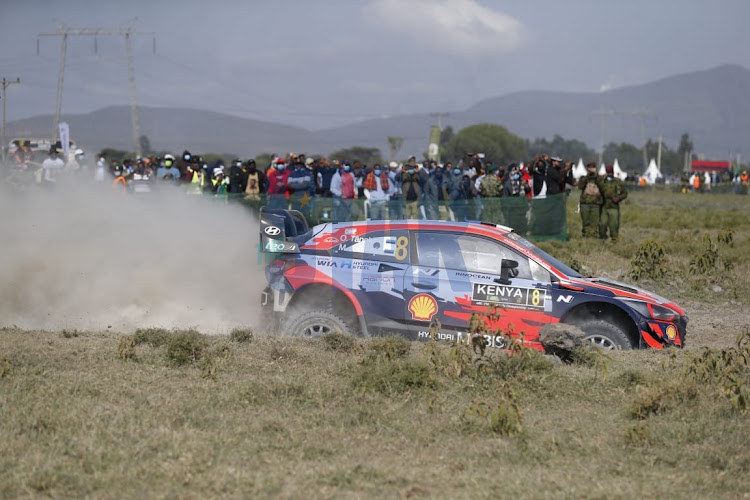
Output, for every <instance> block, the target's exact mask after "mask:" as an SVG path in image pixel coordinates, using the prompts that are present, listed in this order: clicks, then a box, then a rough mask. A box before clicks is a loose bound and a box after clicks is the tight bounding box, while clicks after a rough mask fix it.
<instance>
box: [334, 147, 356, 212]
mask: <svg viewBox="0 0 750 500" xmlns="http://www.w3.org/2000/svg"><path fill="white" fill-rule="evenodd" d="M351 169H352V167H351V164H350V163H349V162H348V161H345V162H344V164H343V166H342V167H341V168H340V169H339V170H338V171H337V172H336V173H335V174H334V175H333V177H332V178H331V196H332V197H333V221H334V222H343V221H348V220H351V218H352V204H353V202H354V199H355V198H356V197H357V190H356V188H355V185H354V176H353V175H352V173H351Z"/></svg>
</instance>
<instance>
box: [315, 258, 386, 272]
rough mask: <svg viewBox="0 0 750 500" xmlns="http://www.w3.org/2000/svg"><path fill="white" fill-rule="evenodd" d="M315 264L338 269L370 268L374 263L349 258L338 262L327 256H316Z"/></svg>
mask: <svg viewBox="0 0 750 500" xmlns="http://www.w3.org/2000/svg"><path fill="white" fill-rule="evenodd" d="M315 265H316V266H320V267H336V268H338V269H370V267H372V266H373V265H374V263H373V262H366V261H363V260H349V259H341V260H340V261H339V262H336V261H335V260H333V259H331V258H330V257H328V258H325V257H323V258H318V259H317V260H316V261H315Z"/></svg>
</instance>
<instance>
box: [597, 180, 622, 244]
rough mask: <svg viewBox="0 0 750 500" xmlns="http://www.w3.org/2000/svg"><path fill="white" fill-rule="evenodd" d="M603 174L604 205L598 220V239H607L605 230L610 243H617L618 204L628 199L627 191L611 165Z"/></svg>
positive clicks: (618, 233)
mask: <svg viewBox="0 0 750 500" xmlns="http://www.w3.org/2000/svg"><path fill="white" fill-rule="evenodd" d="M605 172H606V174H605V176H604V180H603V181H602V195H603V197H604V205H603V206H602V213H601V218H600V220H599V237H600V238H602V239H607V230H609V237H610V238H612V241H617V239H618V237H619V235H620V202H621V201H622V200H624V199H625V198H627V197H628V190H627V189H626V188H625V183H624V182H622V181H621V180H620V179H618V178H617V177H615V173H614V167H613V166H612V165H607V166H606V167H605Z"/></svg>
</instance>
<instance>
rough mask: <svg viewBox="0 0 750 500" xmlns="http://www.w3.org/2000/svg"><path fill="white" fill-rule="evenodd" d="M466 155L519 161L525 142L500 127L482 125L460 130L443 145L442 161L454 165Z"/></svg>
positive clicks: (497, 160) (493, 159) (521, 157)
mask: <svg viewBox="0 0 750 500" xmlns="http://www.w3.org/2000/svg"><path fill="white" fill-rule="evenodd" d="M466 153H484V155H485V158H487V159H488V160H492V161H493V162H495V163H498V162H512V161H521V160H522V159H523V157H524V155H525V153H526V141H525V140H524V139H521V138H520V137H518V136H517V135H515V134H512V133H510V132H508V129H506V128H505V127H502V126H500V125H493V124H489V123H482V124H479V125H472V126H470V127H466V128H464V129H461V130H460V131H459V132H458V133H457V134H456V135H454V136H453V137H452V138H451V139H450V141H448V142H447V143H446V144H444V145H443V153H442V154H441V156H442V158H443V161H452V162H454V163H456V162H457V161H458V160H460V159H461V158H462V157H463V156H464V155H465V154H466Z"/></svg>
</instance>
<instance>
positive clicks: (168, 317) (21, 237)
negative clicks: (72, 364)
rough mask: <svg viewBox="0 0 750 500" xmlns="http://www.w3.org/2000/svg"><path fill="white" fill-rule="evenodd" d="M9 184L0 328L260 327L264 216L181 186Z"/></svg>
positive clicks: (4, 200) (1, 230)
mask: <svg viewBox="0 0 750 500" xmlns="http://www.w3.org/2000/svg"><path fill="white" fill-rule="evenodd" d="M56 187H57V188H58V189H56V190H54V191H52V192H41V191H39V192H37V191H33V192H24V193H9V192H6V191H3V190H2V188H0V210H1V212H0V327H3V326H14V325H15V326H17V327H20V328H24V329H45V330H57V329H80V330H107V329H110V328H111V329H112V330H113V331H120V332H128V331H132V330H135V329H137V328H149V327H164V328H169V329H172V328H196V329H198V330H199V331H201V332H203V333H227V332H228V331H229V330H231V329H232V328H234V327H246V326H257V316H258V312H259V297H260V292H261V290H262V289H263V288H264V286H265V280H264V278H263V268H262V266H261V265H260V262H259V256H258V248H257V243H258V222H257V218H256V217H255V216H254V215H253V214H252V213H251V212H250V210H248V209H247V208H246V207H243V206H242V205H240V204H226V203H225V202H223V201H221V200H219V199H215V198H208V197H200V196H198V197H196V196H189V195H187V194H185V193H184V192H182V191H180V190H178V189H176V188H174V189H168V190H164V189H163V190H161V191H160V192H158V193H149V194H144V195H140V196H136V195H126V194H124V193H115V192H112V191H111V190H109V189H107V188H96V187H93V186H91V185H81V186H71V185H68V186H56Z"/></svg>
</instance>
